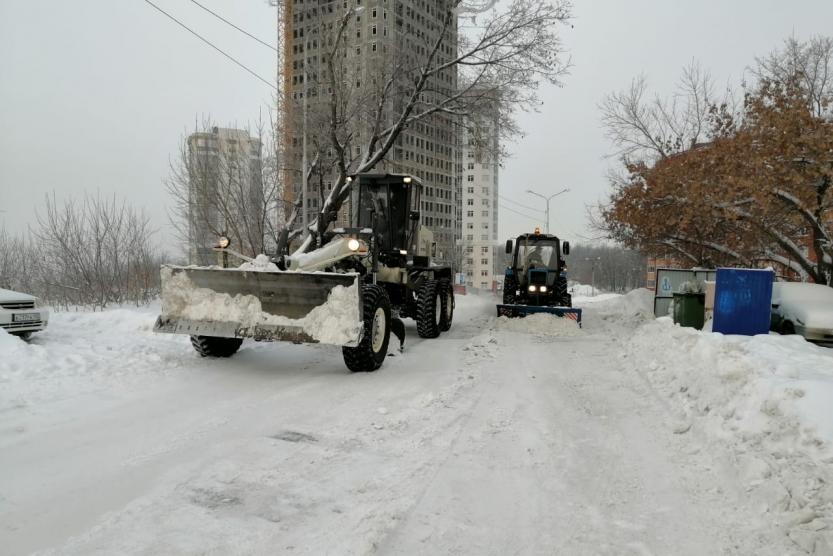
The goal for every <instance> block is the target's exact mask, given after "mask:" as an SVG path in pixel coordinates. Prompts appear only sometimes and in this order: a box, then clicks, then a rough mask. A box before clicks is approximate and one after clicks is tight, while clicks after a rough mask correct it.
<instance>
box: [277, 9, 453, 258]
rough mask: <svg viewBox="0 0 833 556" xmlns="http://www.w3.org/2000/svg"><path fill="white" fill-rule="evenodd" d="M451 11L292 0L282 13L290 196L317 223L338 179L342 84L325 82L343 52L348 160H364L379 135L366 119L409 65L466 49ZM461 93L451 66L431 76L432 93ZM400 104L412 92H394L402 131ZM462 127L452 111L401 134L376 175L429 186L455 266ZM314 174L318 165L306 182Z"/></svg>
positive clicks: (427, 197)
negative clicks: (333, 130)
mask: <svg viewBox="0 0 833 556" xmlns="http://www.w3.org/2000/svg"><path fill="white" fill-rule="evenodd" d="M450 5H451V2H449V1H448V0H346V1H345V0H338V1H327V0H285V1H284V2H283V3H282V5H281V6H280V8H281V19H280V21H279V25H281V29H280V32H281V35H282V36H281V39H282V40H281V54H282V62H281V64H282V71H281V75H280V79H281V83H280V85H281V87H280V91H281V92H280V95H281V96H280V100H281V103H282V106H281V118H282V130H281V133H282V142H283V159H284V168H285V170H284V173H283V176H284V184H285V195H286V197H287V198H288V200H295V199H300V198H302V196H304V191H305V192H306V194H305V197H306V202H305V211H306V219H307V221H308V222H311V221H312V220H313V219H314V218H315V217H316V216H317V214H318V212H319V210H320V209H321V206H322V203H323V200H324V198H325V197H326V195H327V194H328V193H329V191H330V190H331V188H332V186H333V182H334V179H335V174H334V169H333V167H332V164H331V163H329V161H328V155H331V154H332V152H331V147H330V142H329V137H328V136H327V130H328V126H329V124H330V121H331V113H330V104H329V102H330V98H331V95H330V93H331V91H332V84H331V82H330V81H329V80H328V79H325V77H324V76H325V74H326V67H325V65H326V64H325V62H326V59H327V55H328V53H330V52H333V45H334V44H335V45H337V49H338V52H339V55H338V56H336V57H335V59H337V61H338V64H339V65H340V66H341V68H342V71H341V72H340V73H339V76H340V77H339V80H340V83H339V84H338V87H341V88H343V89H341V90H340V91H339V98H340V100H341V101H342V102H343V104H344V105H345V106H344V110H345V112H344V116H343V117H344V118H346V121H347V122H348V123H347V125H348V126H350V134H349V135H350V136H351V138H350V141H349V143H347V145H346V146H347V148H348V149H350V157H348V158H358V157H359V156H360V155H361V154H362V149H363V148H365V147H366V140H367V137H368V136H369V129H368V127H367V126H368V119H367V118H366V117H365V115H366V113H367V112H368V111H369V107H374V106H376V105H377V104H378V99H379V98H381V95H379V94H378V91H379V90H381V87H383V86H384V84H385V82H386V81H387V80H388V79H389V78H390V77H391V76H392V75H394V74H395V73H396V72H401V71H403V68H414V67H419V64H420V63H424V60H426V59H427V56H428V54H429V52H431V49H432V48H434V47H435V45H436V44H437V42H438V41H440V44H439V50H438V52H439V53H441V55H443V56H446V57H451V56H452V55H453V54H454V53H455V52H456V50H457V24H456V21H454V22H453V24H452V25H451V27H450V28H448V27H446V30H445V32H443V28H444V27H443V22H444V21H443V18H444V17H446V14H447V13H448V10H449V8H450ZM348 12H349V16H348V17H347V19H346V21H347V24H346V25H345V26H344V27H343V29H342V26H341V24H342V22H343V21H345V15H347V14H348ZM340 30H341V34H340V35H339V31H340ZM456 89H457V73H456V69H455V68H454V67H453V66H451V67H449V68H448V69H443V70H442V71H438V72H436V73H434V74H433V75H432V76H431V77H429V79H428V83H427V84H426V87H425V90H424V92H423V93H422V94H423V95H432V94H444V95H448V94H450V93H451V92H452V91H456ZM399 97H404V95H399V96H397V95H396V94H392V95H389V101H388V103H387V106H385V110H384V114H385V119H386V121H385V122H383V124H384V125H391V124H393V122H394V118H395V117H396V116H398V115H399V114H400V113H401V108H402V106H403V105H404V103H405V101H406V99H405V98H399ZM456 124H457V122H456V121H455V116H453V115H449V114H444V113H442V112H438V113H436V114H432V115H430V116H427V117H424V118H421V119H420V120H419V121H416V122H414V123H413V124H412V125H410V126H408V127H407V128H406V129H405V130H404V131H403V132H402V133H401V135H400V136H399V138H398V139H397V141H396V144H395V145H394V147H393V148H392V149H391V151H390V152H389V153H388V155H387V156H386V159H385V160H384V161H383V162H381V163H380V164H378V165H377V166H376V167H375V168H374V169H373V171H374V172H391V173H406V174H411V175H414V176H417V177H418V178H419V179H420V180H421V181H422V182H423V184H424V190H423V195H422V207H421V209H420V212H421V219H422V223H423V225H425V226H427V227H428V228H429V229H430V230H431V231H432V232H433V234H434V239H435V241H436V243H437V250H436V258H437V259H438V260H439V261H442V262H445V263H452V262H453V259H454V240H455V228H456V217H457V211H456V202H457V200H456V190H457V187H456V186H457V185H458V180H459V179H460V178H459V177H458V176H459V172H458V170H459V168H458V160H459V157H458V152H457V151H458V143H459V139H458V136H457V134H456V129H457V127H458V125H456ZM363 140H364V142H363ZM305 151H306V156H304V152H305ZM314 162H316V163H317V164H315V165H313V163H314ZM305 164H306V166H305ZM304 167H306V168H310V167H313V168H314V171H313V172H312V174H311V175H310V176H309V178H308V179H307V180H306V184H304V179H303V177H302V174H303V172H302V168H304Z"/></svg>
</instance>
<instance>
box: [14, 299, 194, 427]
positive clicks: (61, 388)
mask: <svg viewBox="0 0 833 556" xmlns="http://www.w3.org/2000/svg"><path fill="white" fill-rule="evenodd" d="M158 311H159V307H158V306H155V307H142V308H135V307H134V308H130V309H127V308H125V309H112V310H106V311H100V312H88V311H79V312H57V313H53V314H52V315H51V317H50V319H49V326H48V327H47V329H46V330H45V331H43V332H38V333H36V334H34V335H33V336H32V339H31V340H30V341H28V342H25V341H23V340H21V339H20V338H17V337H15V336H12V335H10V334H8V333H6V332H4V331H2V330H0V354H2V357H0V414H3V415H6V416H8V414H5V413H3V412H4V411H6V410H18V409H23V410H26V411H29V410H31V409H33V408H36V407H39V406H40V405H41V404H42V403H44V402H48V401H53V400H64V399H68V398H75V397H77V396H80V395H84V394H87V393H91V392H97V391H102V390H103V391H107V392H109V393H110V394H114V393H115V392H118V391H122V390H125V389H130V388H132V386H133V385H134V384H135V383H136V382H138V381H142V380H145V379H147V377H148V376H152V377H161V376H163V375H167V374H170V373H171V372H172V371H173V370H174V369H177V368H179V367H181V366H182V365H183V364H184V363H185V362H186V361H188V360H189V359H193V357H194V353H193V350H190V348H189V347H188V346H187V344H188V339H187V337H183V336H174V335H168V334H154V333H153V332H152V329H153V323H154V321H155V319H156V316H157V315H158Z"/></svg>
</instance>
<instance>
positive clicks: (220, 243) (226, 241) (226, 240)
mask: <svg viewBox="0 0 833 556" xmlns="http://www.w3.org/2000/svg"><path fill="white" fill-rule="evenodd" d="M229 245H231V240H230V239H229V238H227V237H226V236H220V239H218V240H217V246H218V247H219V248H220V249H225V248H226V247H228V246H229Z"/></svg>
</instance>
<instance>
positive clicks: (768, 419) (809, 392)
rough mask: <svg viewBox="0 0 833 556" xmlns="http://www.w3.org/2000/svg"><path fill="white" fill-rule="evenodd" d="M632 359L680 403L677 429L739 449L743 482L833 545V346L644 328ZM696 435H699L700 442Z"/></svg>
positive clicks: (812, 537)
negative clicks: (826, 347)
mask: <svg viewBox="0 0 833 556" xmlns="http://www.w3.org/2000/svg"><path fill="white" fill-rule="evenodd" d="M624 361H625V363H626V365H629V366H630V367H631V368H633V369H634V370H636V371H637V372H639V373H640V374H642V375H643V376H644V377H645V378H646V379H647V380H648V381H649V383H650V384H652V385H653V387H654V388H655V389H656V390H658V391H659V392H660V393H661V394H662V395H664V396H665V397H667V398H670V399H671V400H672V402H673V404H672V410H673V411H676V412H678V418H677V419H676V420H675V421H674V422H672V423H671V424H670V426H671V428H672V430H673V432H675V433H678V434H685V433H688V432H689V431H691V430H693V434H694V436H695V437H697V436H701V437H703V438H705V442H706V444H707V445H708V444H710V443H716V444H719V445H720V446H721V447H722V448H723V449H726V450H729V451H730V453H732V454H733V462H732V463H733V464H734V467H735V468H736V469H737V472H738V474H739V479H740V481H741V482H742V483H743V484H742V488H744V489H745V490H746V491H747V492H749V493H751V494H752V495H753V496H755V497H756V499H757V500H758V502H759V503H760V505H761V512H762V513H763V512H766V513H774V514H775V515H776V520H777V521H778V522H779V523H780V524H781V525H782V526H783V528H784V532H785V533H786V534H788V535H789V537H790V538H791V539H792V540H793V541H795V542H796V544H798V545H799V546H800V547H801V548H803V549H805V550H807V551H808V552H810V553H813V552H814V551H815V553H819V554H821V553H827V554H829V553H831V552H825V550H830V549H831V547H833V469H831V465H830V464H831V463H833V350H826V349H824V348H820V347H817V346H814V345H812V344H809V343H807V342H806V341H804V339H803V338H801V337H798V336H790V337H781V336H777V335H762V336H754V337H740V336H723V335H722V334H716V333H706V332H698V331H696V330H693V329H691V328H681V327H679V326H675V325H674V324H673V323H672V322H671V320H670V319H669V318H662V319H657V320H655V321H652V322H650V323H648V324H646V325H644V326H642V327H640V328H639V329H638V330H637V331H636V333H635V334H634V335H633V337H632V338H631V339H630V341H629V342H628V343H627V345H626V349H625V353H624ZM695 441H696V438H693V439H692V442H695Z"/></svg>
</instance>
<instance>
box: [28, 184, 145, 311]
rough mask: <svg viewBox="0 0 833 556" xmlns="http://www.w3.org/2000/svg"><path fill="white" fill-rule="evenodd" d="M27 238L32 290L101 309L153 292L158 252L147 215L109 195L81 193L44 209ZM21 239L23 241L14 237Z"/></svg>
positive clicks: (60, 301)
mask: <svg viewBox="0 0 833 556" xmlns="http://www.w3.org/2000/svg"><path fill="white" fill-rule="evenodd" d="M37 221H38V226H37V228H36V229H35V230H34V231H33V233H32V236H31V238H30V239H29V240H28V242H24V243H26V244H28V246H29V247H28V248H27V249H28V253H29V255H28V256H29V257H32V258H34V261H33V262H34V263H35V268H33V269H32V272H31V275H32V276H35V277H37V278H36V279H37V282H36V283H34V284H31V286H30V291H34V292H36V293H38V294H40V295H41V296H42V297H44V298H45V299H46V300H47V301H49V302H52V303H56V304H62V305H65V306H68V305H88V306H92V307H99V308H104V307H106V306H107V305H108V304H111V303H125V302H135V303H136V304H140V303H147V302H149V301H150V300H151V299H153V298H154V297H155V296H156V295H158V288H159V270H158V269H159V263H160V262H161V256H160V254H159V253H158V252H157V250H156V249H155V247H154V246H153V244H152V243H151V240H152V236H153V231H152V230H151V228H150V224H149V219H148V217H147V216H146V215H145V214H144V213H142V212H141V211H136V210H135V209H133V208H132V207H130V206H128V205H127V204H126V203H123V202H121V203H120V202H118V201H117V200H116V199H115V198H114V197H113V198H110V199H105V198H102V197H100V196H96V197H92V196H85V197H84V198H83V199H82V200H81V201H74V200H71V199H70V200H67V201H65V202H64V203H63V204H59V203H57V201H56V200H55V197H54V195H53V196H52V197H47V198H46V204H45V210H44V212H43V213H39V214H38V216H37ZM18 241H24V240H18Z"/></svg>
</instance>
